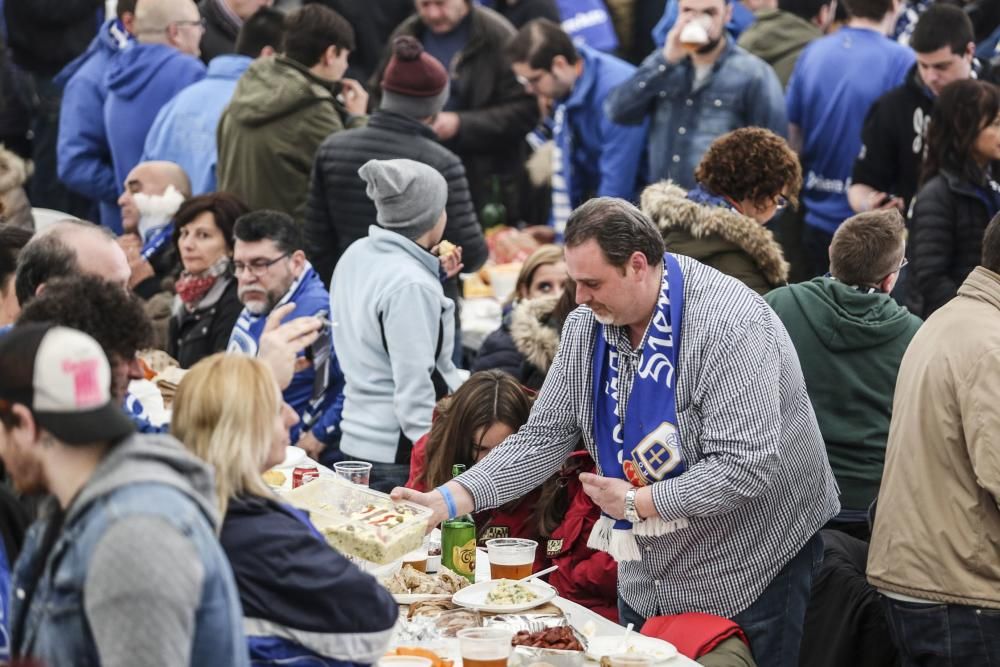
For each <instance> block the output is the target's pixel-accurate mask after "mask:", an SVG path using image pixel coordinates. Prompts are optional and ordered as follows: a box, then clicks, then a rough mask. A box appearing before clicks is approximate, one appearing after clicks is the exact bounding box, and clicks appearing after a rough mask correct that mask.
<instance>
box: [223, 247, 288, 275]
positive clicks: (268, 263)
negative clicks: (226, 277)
mask: <svg viewBox="0 0 1000 667" xmlns="http://www.w3.org/2000/svg"><path fill="white" fill-rule="evenodd" d="M289 254H290V253H287V252H286V253H284V254H282V255H278V256H277V257H275V258H274V259H255V260H253V261H252V262H248V263H244V262H233V274H235V275H237V276H239V275H240V274H241V273H243V272H244V271H249V272H250V275H253V276H262V275H264V273H266V272H267V270H268V269H269V268H271V267H272V266H274V265H275V264H277V263H278V262H280V261H281V260H283V259H285V258H286V257H288V255H289Z"/></svg>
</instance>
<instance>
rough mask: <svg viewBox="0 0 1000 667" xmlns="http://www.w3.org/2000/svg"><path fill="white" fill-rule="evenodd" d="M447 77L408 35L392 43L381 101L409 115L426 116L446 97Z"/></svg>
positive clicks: (389, 109)
mask: <svg viewBox="0 0 1000 667" xmlns="http://www.w3.org/2000/svg"><path fill="white" fill-rule="evenodd" d="M448 95H449V79H448V72H447V71H446V70H445V68H444V66H443V65H442V64H441V63H439V62H438V61H437V59H435V58H434V56H432V55H430V54H429V53H425V52H424V47H423V46H422V45H421V44H420V42H419V41H418V40H417V39H416V38H415V37H411V36H410V35H401V36H399V37H397V38H396V39H394V40H393V42H392V58H391V59H390V60H389V65H388V66H387V67H386V68H385V74H384V75H383V76H382V104H381V108H382V109H385V110H386V111H394V112H396V113H399V114H402V115H404V116H409V117H410V118H430V117H431V116H434V115H436V114H437V113H438V112H439V111H441V108H442V107H444V103H445V102H446V101H447V100H448Z"/></svg>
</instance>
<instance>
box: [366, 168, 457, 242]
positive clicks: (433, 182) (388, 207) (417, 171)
mask: <svg viewBox="0 0 1000 667" xmlns="http://www.w3.org/2000/svg"><path fill="white" fill-rule="evenodd" d="M358 175H359V176H361V178H363V179H365V182H366V183H367V184H368V188H367V190H366V193H367V194H368V198H369V199H371V200H372V201H373V202H375V208H376V210H377V211H378V224H380V225H381V226H382V227H384V228H385V229H388V230H389V231H393V232H396V233H397V234H402V235H403V236H405V237H406V238H408V239H411V240H415V239H417V238H419V237H420V236H422V235H423V234H424V233H425V232H427V231H428V230H430V229H431V228H432V227H434V225H435V224H436V223H437V221H438V220H439V219H440V218H441V214H442V213H443V212H444V207H445V204H447V203H448V183H447V182H446V181H445V180H444V176H442V175H441V174H440V172H438V170H437V169H434V168H433V167H429V166H427V165H426V164H423V163H422V162H415V161H413V160H369V161H368V162H366V163H365V164H364V165H363V166H362V167H361V169H358Z"/></svg>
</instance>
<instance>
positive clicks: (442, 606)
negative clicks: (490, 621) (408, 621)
mask: <svg viewBox="0 0 1000 667" xmlns="http://www.w3.org/2000/svg"><path fill="white" fill-rule="evenodd" d="M387 588H388V587H387ZM389 592H390V593H391V592H392V591H391V590H390V591H389ZM452 609H458V605H456V604H455V603H453V602H452V601H451V600H424V601H422V602H414V603H413V604H411V605H410V610H409V611H408V612H407V613H406V617H407V618H416V617H417V616H439V615H440V614H441V612H443V611H450V610H452Z"/></svg>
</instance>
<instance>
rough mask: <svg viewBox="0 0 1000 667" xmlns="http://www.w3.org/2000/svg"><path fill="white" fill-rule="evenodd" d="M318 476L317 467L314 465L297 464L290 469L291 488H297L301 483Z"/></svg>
mask: <svg viewBox="0 0 1000 667" xmlns="http://www.w3.org/2000/svg"><path fill="white" fill-rule="evenodd" d="M318 478H319V468H317V467H316V466H299V467H298V468H295V469H294V470H292V488H293V489H297V488H299V487H300V486H302V485H303V484H306V483H308V482H311V481H313V480H314V479H318Z"/></svg>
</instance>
